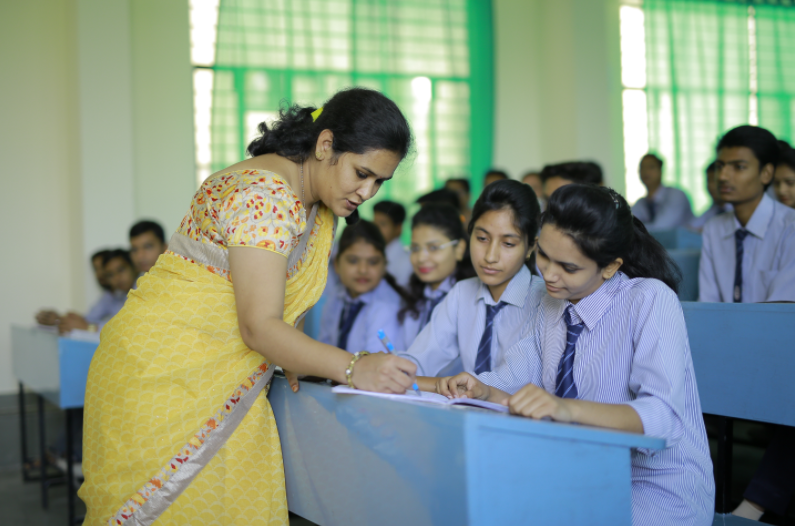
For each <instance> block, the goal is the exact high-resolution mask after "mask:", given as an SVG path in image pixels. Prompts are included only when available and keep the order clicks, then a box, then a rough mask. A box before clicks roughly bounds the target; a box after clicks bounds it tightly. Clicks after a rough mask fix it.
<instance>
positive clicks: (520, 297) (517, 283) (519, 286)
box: [477, 265, 533, 308]
mask: <svg viewBox="0 0 795 526" xmlns="http://www.w3.org/2000/svg"><path fill="white" fill-rule="evenodd" d="M532 278H533V275H532V274H530V271H529V270H528V269H527V265H522V268H521V270H519V272H517V273H516V275H515V276H514V277H513V278H511V281H510V283H508V286H507V287H505V292H503V293H502V296H500V301H502V302H505V303H510V304H511V305H515V306H517V307H520V308H521V307H524V302H525V299H526V298H527V290H528V288H529V287H530V280H531V279H532ZM477 299H478V300H481V299H482V300H483V301H485V302H486V305H496V304H497V302H496V301H494V298H492V297H491V292H490V291H489V287H488V285H486V284H485V283H483V282H482V281H481V282H480V289H479V290H478V298H477Z"/></svg>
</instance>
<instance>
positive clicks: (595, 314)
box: [557, 272, 629, 331]
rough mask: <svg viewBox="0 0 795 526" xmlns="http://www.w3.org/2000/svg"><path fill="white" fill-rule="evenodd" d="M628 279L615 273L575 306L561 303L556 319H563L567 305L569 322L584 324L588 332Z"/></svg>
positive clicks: (565, 302)
mask: <svg viewBox="0 0 795 526" xmlns="http://www.w3.org/2000/svg"><path fill="white" fill-rule="evenodd" d="M628 279H629V278H628V277H627V276H626V274H624V273H623V272H616V273H615V274H613V277H612V278H610V279H608V280H607V281H605V282H604V283H602V285H601V286H600V287H599V288H598V289H596V290H595V291H594V292H593V293H592V294H591V295H589V296H588V297H585V298H583V299H581V300H580V301H579V302H577V304H576V305H574V304H572V303H571V302H570V301H568V300H566V301H561V302H560V305H559V307H558V312H557V318H562V317H563V312H564V311H565V310H566V308H567V307H568V306H569V305H572V309H571V321H572V323H574V324H577V323H580V322H584V323H585V326H586V327H588V330H589V331H592V330H594V327H596V325H597V324H598V323H599V320H600V319H601V318H602V315H603V314H604V313H605V311H607V309H608V307H610V304H611V303H612V302H613V296H615V295H616V293H617V292H618V291H619V290H621V285H622V284H623V283H624V282H625V281H627V280H628Z"/></svg>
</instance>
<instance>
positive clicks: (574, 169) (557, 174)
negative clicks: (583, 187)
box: [540, 161, 604, 199]
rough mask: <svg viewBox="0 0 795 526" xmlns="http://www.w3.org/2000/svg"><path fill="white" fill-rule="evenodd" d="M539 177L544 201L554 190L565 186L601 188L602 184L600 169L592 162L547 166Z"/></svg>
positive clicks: (602, 178) (570, 162)
mask: <svg viewBox="0 0 795 526" xmlns="http://www.w3.org/2000/svg"><path fill="white" fill-rule="evenodd" d="M540 177H541V183H542V184H543V187H544V198H545V199H549V197H550V196H551V195H552V193H553V192H554V191H555V190H557V189H558V188H560V187H561V186H566V185H567V184H572V183H591V184H596V185H600V186H601V185H602V184H603V183H604V175H603V173H602V167H601V166H599V165H598V164H597V163H595V162H592V161H568V162H565V163H557V164H548V165H546V166H544V168H543V169H542V170H541V175H540Z"/></svg>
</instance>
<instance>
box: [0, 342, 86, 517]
mask: <svg viewBox="0 0 795 526" xmlns="http://www.w3.org/2000/svg"><path fill="white" fill-rule="evenodd" d="M98 344H99V341H98V338H97V339H96V340H93V341H88V340H79V339H73V338H62V337H59V336H58V334H56V333H55V332H51V331H48V330H45V329H41V328H38V327H33V328H29V327H16V326H12V327H11V360H12V363H13V371H14V376H15V377H16V378H17V380H18V381H19V418H20V433H21V435H22V436H21V442H22V462H23V466H24V464H25V463H26V462H28V461H29V460H30V459H29V457H28V451H27V429H26V426H25V387H27V388H28V389H29V390H31V391H33V392H35V393H36V395H37V402H38V404H37V405H38V421H39V459H40V473H39V479H40V482H41V499H42V506H44V507H45V508H46V507H47V489H48V487H49V485H50V484H51V483H53V482H55V481H53V480H50V479H48V477H47V462H46V458H47V456H46V451H45V448H46V444H45V436H44V401H45V400H47V401H48V402H50V403H52V404H53V405H55V406H57V407H59V408H61V409H63V410H64V411H65V413H66V459H67V460H66V484H67V487H68V491H67V496H68V507H69V524H70V525H71V524H75V522H76V521H75V497H76V491H77V489H76V488H75V479H74V466H73V464H72V461H71V459H72V455H73V453H74V444H73V443H72V441H73V427H74V425H75V418H76V416H77V412H78V410H79V409H81V408H82V407H83V401H84V399H85V394H86V380H87V378H88V366H89V365H90V363H91V358H92V357H93V356H94V351H96V349H97V345H98ZM28 475H29V474H28V473H27V472H25V470H24V469H23V476H24V478H25V480H31V479H30V478H29V476H28Z"/></svg>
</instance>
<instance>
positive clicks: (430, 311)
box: [420, 292, 447, 329]
mask: <svg viewBox="0 0 795 526" xmlns="http://www.w3.org/2000/svg"><path fill="white" fill-rule="evenodd" d="M445 296H447V293H446V292H443V293H442V294H440V295H439V297H438V298H434V299H432V300H431V301H430V304H429V307H428V312H427V313H425V319H424V320H422V325H421V326H420V329H422V328H423V327H425V326H426V325H428V322H429V321H431V315H432V314H433V309H435V308H436V306H437V305H439V304H440V303H441V302H442V300H443V299H444V297H445Z"/></svg>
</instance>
